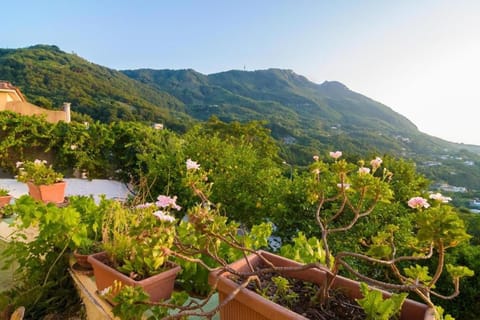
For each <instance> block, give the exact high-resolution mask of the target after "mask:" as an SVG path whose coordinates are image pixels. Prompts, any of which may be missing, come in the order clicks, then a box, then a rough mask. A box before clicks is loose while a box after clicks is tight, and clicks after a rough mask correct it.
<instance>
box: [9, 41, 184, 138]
mask: <svg viewBox="0 0 480 320" xmlns="http://www.w3.org/2000/svg"><path fill="white" fill-rule="evenodd" d="M0 79H2V80H7V81H10V82H11V83H12V84H14V85H15V86H17V87H19V88H20V90H21V91H22V93H23V94H24V95H25V96H26V97H27V100H28V101H29V102H32V103H34V104H37V105H39V106H42V107H45V108H54V107H55V108H58V107H59V106H61V105H62V103H63V102H64V101H68V102H71V103H72V110H73V111H75V112H77V113H82V114H86V115H89V116H90V117H92V118H93V119H95V120H99V121H102V122H110V121H115V120H119V119H121V120H137V121H149V122H165V123H167V124H168V125H169V126H171V127H175V128H178V129H181V128H184V127H185V125H186V124H188V122H189V121H190V119H189V117H188V116H186V114H185V112H184V111H185V110H184V105H183V103H182V102H180V101H178V100H177V99H175V98H174V97H172V96H171V95H169V94H168V93H165V92H161V91H159V90H155V89H153V88H151V87H149V86H148V85H145V84H142V83H139V82H137V81H135V80H133V79H131V78H128V77H127V76H125V75H124V74H122V73H120V72H118V71H115V70H112V69H109V68H105V67H102V66H99V65H96V64H93V63H90V62H88V61H86V60H85V59H82V58H80V57H78V56H77V55H75V54H67V53H65V52H63V51H61V50H60V49H59V48H58V47H56V46H44V45H37V46H33V47H29V48H25V49H0Z"/></svg>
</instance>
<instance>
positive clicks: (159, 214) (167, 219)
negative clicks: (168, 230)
mask: <svg viewBox="0 0 480 320" xmlns="http://www.w3.org/2000/svg"><path fill="white" fill-rule="evenodd" d="M153 215H154V216H155V217H157V219H158V220H160V221H164V222H174V221H175V218H174V217H172V216H171V215H168V214H166V213H165V212H163V211H160V210H158V211H155V212H154V213H153Z"/></svg>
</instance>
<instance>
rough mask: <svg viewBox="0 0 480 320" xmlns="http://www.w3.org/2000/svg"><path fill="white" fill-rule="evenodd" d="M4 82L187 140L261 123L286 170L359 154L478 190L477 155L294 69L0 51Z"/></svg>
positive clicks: (479, 150)
mask: <svg viewBox="0 0 480 320" xmlns="http://www.w3.org/2000/svg"><path fill="white" fill-rule="evenodd" d="M0 79H2V80H7V81H10V82H11V83H12V84H14V85H16V86H18V87H19V88H20V89H21V90H22V92H23V93H24V95H25V96H26V97H27V99H28V100H29V101H30V102H33V103H35V104H37V105H40V106H43V107H47V108H53V107H58V106H60V105H61V104H62V103H63V102H64V101H68V102H71V103H72V110H73V111H74V119H89V118H90V117H91V118H93V119H94V120H99V121H101V122H105V123H109V122H112V121H117V120H128V121H132V120H133V121H141V122H146V123H148V124H151V123H152V122H162V123H164V124H165V125H166V127H168V128H170V129H172V130H174V131H180V132H184V131H186V130H187V129H188V128H190V127H191V126H192V124H193V123H195V122H197V121H205V120H207V119H210V118H211V117H212V116H215V117H216V118H218V119H220V120H221V121H224V122H231V121H239V122H247V121H252V120H258V121H263V122H264V124H265V126H266V127H267V128H268V129H270V131H271V134H272V136H273V137H274V138H275V139H276V141H277V143H278V146H279V147H280V149H281V156H282V158H283V159H284V161H285V162H287V163H289V164H291V165H294V166H303V165H305V164H306V163H309V161H310V160H311V156H312V154H316V153H319V152H323V151H325V150H336V149H342V150H343V151H345V152H346V153H348V154H352V155H353V154H355V155H360V156H371V155H383V154H389V155H392V156H395V157H402V158H407V159H411V160H414V161H415V162H416V163H417V166H418V168H419V171H421V172H424V173H426V174H427V175H428V176H429V177H430V178H432V180H434V181H436V182H448V183H450V184H453V185H458V186H465V187H467V188H468V189H474V190H480V156H479V154H480V147H479V146H470V145H462V144H455V143H450V142H447V141H444V140H442V139H439V138H436V137H432V136H429V135H426V134H424V133H422V132H420V131H418V129H417V128H416V126H415V125H414V124H413V123H412V122H411V121H409V120H408V119H407V118H405V117H404V116H402V115H400V114H398V113H397V112H395V111H393V110H392V109H391V108H389V107H388V106H385V105H383V104H381V103H379V102H376V101H374V100H372V99H369V98H368V97H366V96H363V95H361V94H359V93H356V92H354V91H352V90H350V89H348V88H347V87H346V86H344V85H343V84H341V83H339V82H336V81H328V82H324V83H322V84H316V83H313V82H311V81H309V80H308V79H306V78H305V77H303V76H301V75H298V74H296V73H294V72H293V71H291V70H280V69H269V70H258V71H238V70H237V71H235V70H233V71H226V72H221V73H216V74H211V75H204V74H201V73H198V72H196V71H194V70H191V69H187V70H151V69H139V70H125V71H121V72H120V71H116V70H112V69H109V68H106V67H103V66H99V65H96V64H93V63H91V62H89V61H86V60H85V59H82V58H81V57H78V56H77V55H76V54H68V53H65V52H63V51H61V50H60V49H59V48H58V47H56V46H45V45H37V46H33V47H29V48H23V49H0Z"/></svg>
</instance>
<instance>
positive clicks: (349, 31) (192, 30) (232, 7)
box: [0, 0, 480, 145]
mask: <svg viewBox="0 0 480 320" xmlns="http://www.w3.org/2000/svg"><path fill="white" fill-rule="evenodd" d="M8 5H9V6H10V7H9V9H8V11H5V13H7V12H8V14H3V15H2V25H3V28H4V31H5V30H7V31H8V32H3V33H2V35H1V36H0V48H23V47H28V46H32V45H35V44H50V45H57V46H58V47H59V48H60V49H61V50H63V51H65V52H68V53H72V52H73V53H76V54H77V55H79V56H80V57H83V58H85V59H87V60H88V61H91V62H93V63H96V64H99V65H102V66H106V67H109V68H113V69H117V70H124V69H138V68H152V69H187V68H191V69H194V70H196V71H198V72H201V73H204V74H211V73H216V72H221V71H227V70H232V69H237V70H247V71H251V70H259V69H268V68H282V69H291V70H293V71H294V72H296V73H297V74H301V75H303V76H305V77H307V78H308V79H309V80H311V81H313V82H316V83H322V82H324V81H339V82H342V83H343V84H345V85H346V86H347V87H349V89H351V90H353V91H356V92H358V93H361V94H363V95H366V96H368V97H370V98H372V99H374V100H376V101H378V102H381V103H383V104H385V105H387V106H388V107H390V108H392V109H393V110H394V111H396V112H398V113H400V114H402V115H403V116H405V117H407V118H408V119H409V120H411V121H412V122H413V123H414V124H415V125H416V126H417V127H418V129H419V130H420V131H422V132H424V133H427V134H430V135H433V136H436V137H439V138H442V139H445V140H448V141H452V142H459V143H466V144H476V145H480V117H478V116H477V112H474V111H475V105H478V103H479V101H480V89H479V85H480V81H479V78H480V1H477V0H457V1H454V0H450V1H444V0H402V1H399V0H376V1H373V0H362V1H360V0H350V1H344V0H329V1H326V0H312V1H307V0H292V1H287V0H256V1H254V0H238V1H237V0H223V1H220V0H216V1H214V0H190V1H188V0H171V1H167V0H150V1H148V0H137V1H131V0H129V1H124V0H116V1H114V0H83V1H80V0H69V1H49V0H45V1H36V0H30V1H23V0H16V1H10V2H9V3H8ZM0 78H1V75H0Z"/></svg>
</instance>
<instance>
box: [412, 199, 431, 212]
mask: <svg viewBox="0 0 480 320" xmlns="http://www.w3.org/2000/svg"><path fill="white" fill-rule="evenodd" d="M408 206H409V207H410V208H414V209H420V208H428V207H430V204H429V203H428V202H427V200H426V199H424V198H422V197H413V198H411V199H410V200H408Z"/></svg>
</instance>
